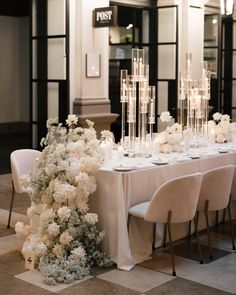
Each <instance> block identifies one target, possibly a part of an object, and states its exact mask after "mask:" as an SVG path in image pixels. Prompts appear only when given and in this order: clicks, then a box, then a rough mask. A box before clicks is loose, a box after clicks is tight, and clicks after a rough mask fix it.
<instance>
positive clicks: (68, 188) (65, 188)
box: [53, 182, 76, 203]
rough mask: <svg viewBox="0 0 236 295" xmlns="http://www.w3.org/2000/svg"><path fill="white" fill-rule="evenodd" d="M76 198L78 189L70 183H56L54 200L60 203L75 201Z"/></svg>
mask: <svg viewBox="0 0 236 295" xmlns="http://www.w3.org/2000/svg"><path fill="white" fill-rule="evenodd" d="M75 197H76V187H75V186H73V185H71V184H69V183H60V182H58V183H56V185H55V188H54V193H53V198H54V200H55V201H56V202H58V203H66V202H67V201H73V200H74V199H75Z"/></svg>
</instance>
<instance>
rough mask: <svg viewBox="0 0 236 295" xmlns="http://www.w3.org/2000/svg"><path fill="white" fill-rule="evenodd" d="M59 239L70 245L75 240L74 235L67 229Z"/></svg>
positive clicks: (62, 242)
mask: <svg viewBox="0 0 236 295" xmlns="http://www.w3.org/2000/svg"><path fill="white" fill-rule="evenodd" d="M59 241H60V243H61V244H63V245H69V244H70V242H71V241H73V237H72V236H71V235H70V234H69V233H68V232H67V231H65V232H63V233H62V234H61V235H60V238H59Z"/></svg>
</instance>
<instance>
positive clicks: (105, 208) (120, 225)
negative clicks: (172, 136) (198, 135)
mask: <svg viewBox="0 0 236 295" xmlns="http://www.w3.org/2000/svg"><path fill="white" fill-rule="evenodd" d="M221 147H222V146H221ZM119 161H120V160H118V162H119ZM126 161H127V160H126ZM229 164H233V165H236V150H234V149H231V150H229V152H227V153H224V154H223V153H222V154H219V153H218V151H217V148H214V149H211V151H210V152H208V154H207V155H205V156H204V157H201V158H199V159H195V160H193V159H190V158H187V157H186V156H184V155H182V156H181V157H178V158H176V159H175V160H174V161H172V162H170V163H169V164H167V165H160V166H159V165H154V164H152V163H151V159H149V160H146V159H145V160H144V162H143V165H139V166H138V169H134V170H131V171H128V172H117V171H114V170H113V168H114V167H115V166H116V165H117V160H116V161H111V162H110V163H109V165H108V164H107V165H105V166H103V167H102V168H101V169H100V170H99V171H98V172H97V174H96V180H97V191H96V192H95V193H94V194H93V195H92V196H91V198H90V209H91V212H97V213H98V215H99V227H100V229H104V230H105V232H106V235H105V237H104V240H103V242H102V249H103V250H105V251H106V252H107V253H109V254H110V256H111V258H112V260H113V261H114V262H115V263H117V267H118V268H119V269H123V270H130V269H131V268H132V267H133V266H134V265H135V264H137V263H140V262H142V261H145V260H146V259H148V258H149V255H150V254H151V252H152V247H151V242H152V225H151V224H150V223H149V222H145V221H143V220H140V219H138V218H135V217H132V218H131V220H130V228H129V233H128V229H127V218H128V209H129V208H130V207H131V206H133V205H135V204H137V203H140V202H144V201H148V200H150V199H151V197H152V195H153V193H154V192H155V191H156V190H157V188H158V187H159V186H160V185H162V184H163V183H164V182H166V181H167V180H169V179H172V178H174V177H178V176H182V175H186V174H190V173H194V172H204V171H207V170H209V169H213V168H216V167H220V166H224V165H229ZM136 168H137V167H136ZM200 226H203V225H200ZM187 228H188V227H187V224H176V225H174V228H173V235H174V239H177V238H181V237H183V236H185V235H187V232H188V230H187ZM162 240H163V225H158V227H157V232H156V241H157V242H156V246H160V245H161V244H162Z"/></svg>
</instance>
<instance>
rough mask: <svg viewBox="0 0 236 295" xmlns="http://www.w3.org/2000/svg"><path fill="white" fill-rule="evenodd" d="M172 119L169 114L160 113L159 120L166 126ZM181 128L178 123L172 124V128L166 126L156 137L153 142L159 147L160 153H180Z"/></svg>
mask: <svg viewBox="0 0 236 295" xmlns="http://www.w3.org/2000/svg"><path fill="white" fill-rule="evenodd" d="M171 119H172V116H171V115H170V113H169V112H162V113H161V115H160V120H161V121H162V122H165V123H166V124H168V123H169V122H170V121H171ZM182 139H183V136H182V126H181V124H179V123H174V124H173V125H172V126H167V127H166V129H165V130H164V131H162V132H160V133H158V134H157V135H156V139H155V141H156V142H157V143H158V145H159V151H160V152H161V153H170V152H178V151H182V144H181V143H182Z"/></svg>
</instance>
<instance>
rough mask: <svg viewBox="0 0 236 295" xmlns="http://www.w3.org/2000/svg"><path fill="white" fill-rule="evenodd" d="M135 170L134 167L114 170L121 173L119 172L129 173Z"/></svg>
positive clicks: (120, 167)
mask: <svg viewBox="0 0 236 295" xmlns="http://www.w3.org/2000/svg"><path fill="white" fill-rule="evenodd" d="M133 169H134V167H122V166H119V167H115V168H114V170H115V171H119V172H127V171H131V170H133Z"/></svg>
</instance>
